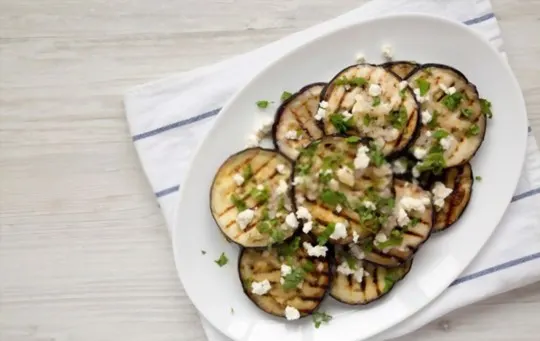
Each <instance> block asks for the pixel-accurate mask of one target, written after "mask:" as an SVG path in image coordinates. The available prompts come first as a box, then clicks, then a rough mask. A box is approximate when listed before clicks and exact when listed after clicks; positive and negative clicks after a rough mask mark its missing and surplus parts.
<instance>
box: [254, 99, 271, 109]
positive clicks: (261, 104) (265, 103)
mask: <svg viewBox="0 0 540 341" xmlns="http://www.w3.org/2000/svg"><path fill="white" fill-rule="evenodd" d="M255 103H256V104H257V106H258V107H259V108H261V109H266V108H268V105H269V104H270V102H269V101H266V100H262V101H257V102H255Z"/></svg>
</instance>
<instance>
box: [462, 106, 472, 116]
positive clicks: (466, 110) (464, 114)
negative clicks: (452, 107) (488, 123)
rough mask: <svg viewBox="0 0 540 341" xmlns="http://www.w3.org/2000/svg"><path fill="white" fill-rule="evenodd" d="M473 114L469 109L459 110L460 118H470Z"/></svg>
mask: <svg viewBox="0 0 540 341" xmlns="http://www.w3.org/2000/svg"><path fill="white" fill-rule="evenodd" d="M472 114H473V111H472V110H471V109H470V108H462V109H461V116H464V117H467V118H469V117H471V116H472Z"/></svg>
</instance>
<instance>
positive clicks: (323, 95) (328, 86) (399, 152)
mask: <svg viewBox="0 0 540 341" xmlns="http://www.w3.org/2000/svg"><path fill="white" fill-rule="evenodd" d="M383 65H384V64H382V65H378V64H372V63H357V64H353V65H349V66H347V67H345V68H344V69H342V70H341V71H339V72H338V73H336V75H335V76H334V77H332V79H331V80H330V81H329V82H328V83H326V86H325V87H324V88H323V89H322V91H321V97H320V101H324V100H325V98H326V94H327V92H328V91H331V90H332V89H333V84H334V81H335V80H336V79H338V78H339V77H340V76H341V74H342V73H344V72H346V71H347V70H349V69H351V68H355V67H358V66H372V67H383ZM385 70H386V71H387V72H388V73H390V74H391V75H393V76H394V77H395V78H396V79H398V80H402V78H401V77H399V76H398V75H397V74H396V73H395V72H393V71H392V70H389V69H387V68H385ZM406 89H407V91H408V92H409V94H410V95H411V97H412V98H413V100H414V102H415V104H416V107H417V110H416V116H417V117H416V127H415V128H414V133H413V134H412V136H411V138H410V139H409V141H408V142H407V144H405V145H404V146H403V147H402V148H401V149H399V150H395V151H393V152H392V153H390V154H389V155H387V156H386V158H387V159H388V160H389V161H390V160H394V159H396V158H399V157H401V156H403V155H405V154H406V153H407V151H408V150H409V148H410V147H411V146H412V144H413V142H414V141H415V140H416V139H417V138H418V135H419V134H420V127H421V126H422V119H421V113H420V112H421V106H420V103H419V102H418V101H417V100H416V96H415V95H414V92H413V89H412V88H411V87H410V86H407V88H406ZM411 119H412V118H411ZM409 121H410V120H409ZM318 123H319V127H320V128H321V129H322V131H323V132H324V131H325V130H324V123H323V122H318ZM407 123H408V122H407ZM325 134H326V133H325Z"/></svg>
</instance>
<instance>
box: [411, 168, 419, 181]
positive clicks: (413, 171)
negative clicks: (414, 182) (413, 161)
mask: <svg viewBox="0 0 540 341" xmlns="http://www.w3.org/2000/svg"><path fill="white" fill-rule="evenodd" d="M412 176H413V177H415V178H419V177H420V171H419V170H418V168H417V167H416V166H414V167H413V169H412Z"/></svg>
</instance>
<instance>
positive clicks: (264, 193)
mask: <svg viewBox="0 0 540 341" xmlns="http://www.w3.org/2000/svg"><path fill="white" fill-rule="evenodd" d="M249 194H250V195H251V196H252V197H253V199H255V201H256V202H257V203H258V204H264V203H265V202H267V201H268V199H270V191H269V190H268V188H267V187H263V189H258V188H257V187H253V188H252V189H251V191H250V192H249Z"/></svg>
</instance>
